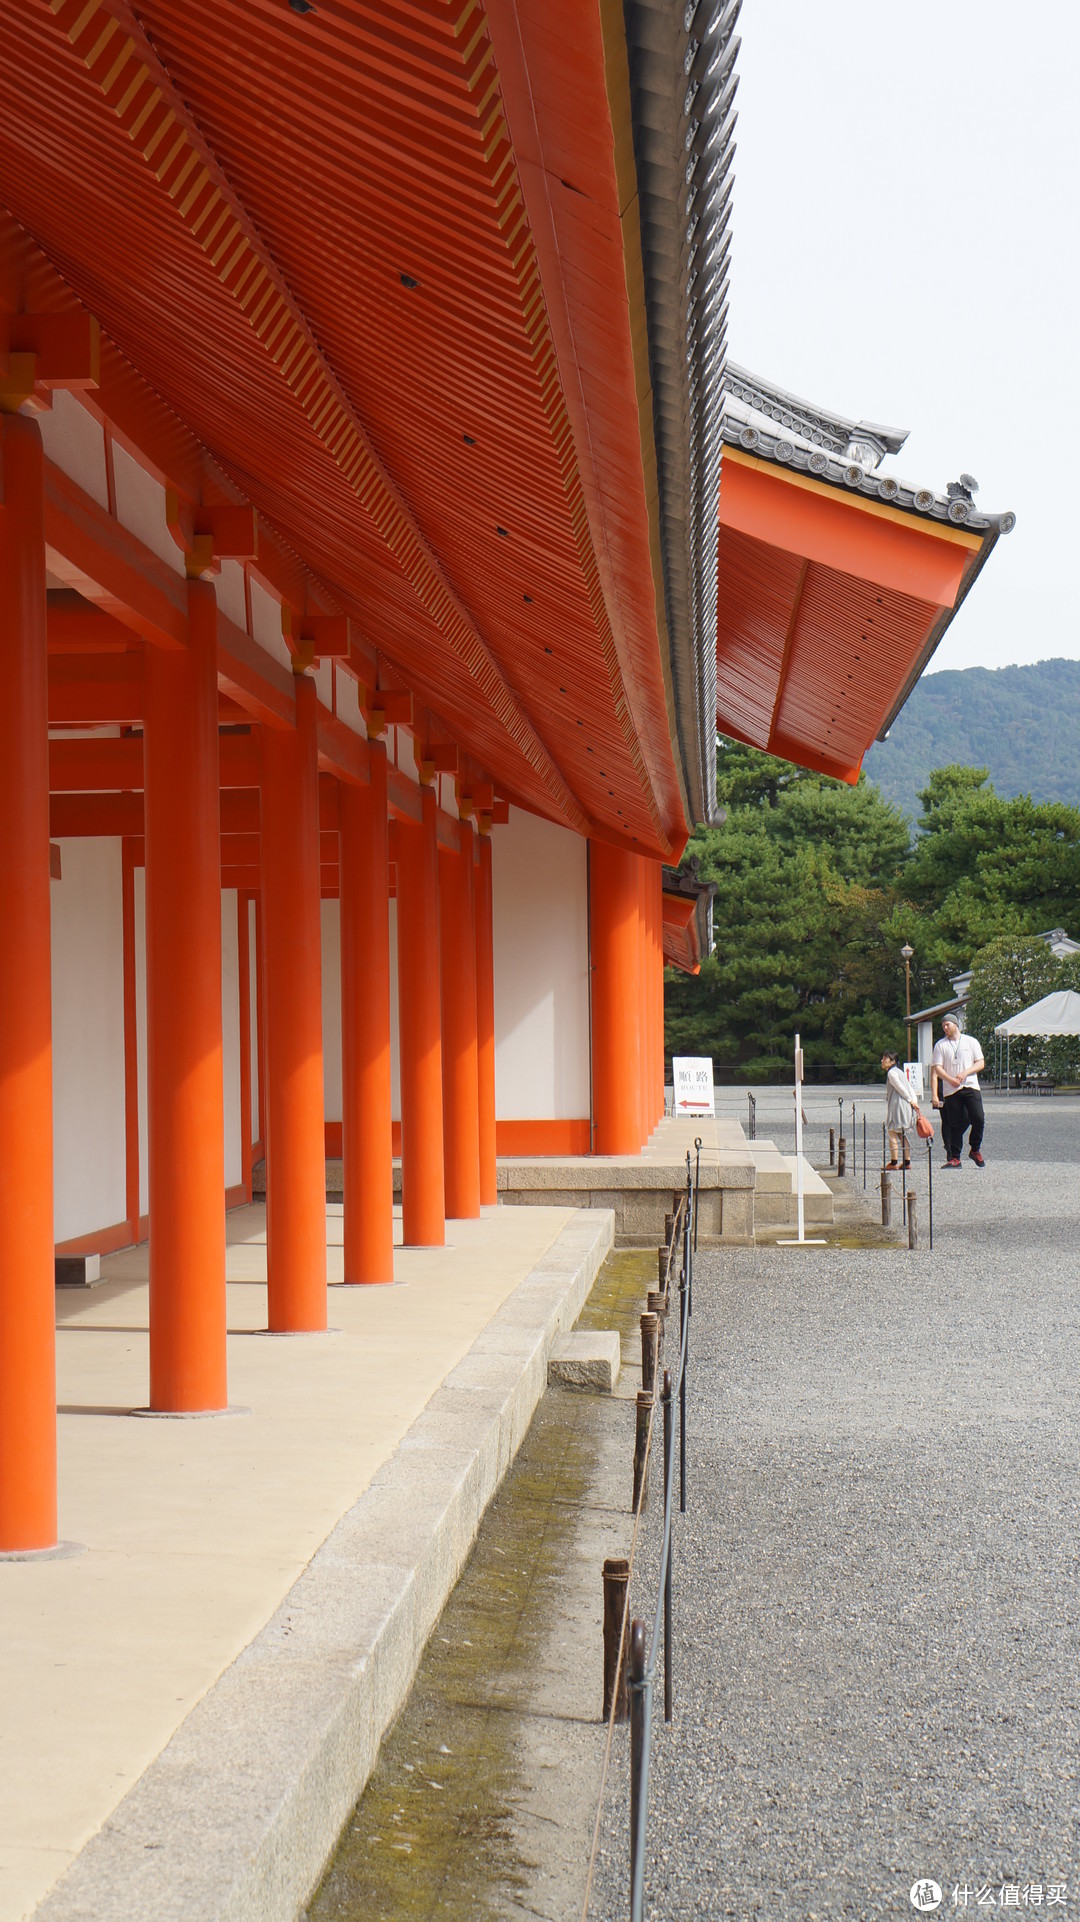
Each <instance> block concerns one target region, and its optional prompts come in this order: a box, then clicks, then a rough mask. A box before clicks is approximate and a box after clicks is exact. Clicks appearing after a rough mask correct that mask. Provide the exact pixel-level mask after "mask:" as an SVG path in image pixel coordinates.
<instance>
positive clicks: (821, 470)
mask: <svg viewBox="0 0 1080 1922" xmlns="http://www.w3.org/2000/svg"><path fill="white" fill-rule="evenodd" d="M806 465H807V466H808V467H809V469H810V472H811V473H812V474H827V473H828V471H829V456H828V454H823V453H822V452H821V449H820V448H819V447H816V448H815V449H814V452H813V453H812V454H811V456H810V459H809V460H808V461H807V463H806Z"/></svg>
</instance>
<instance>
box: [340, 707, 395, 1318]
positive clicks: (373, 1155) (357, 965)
mask: <svg viewBox="0 0 1080 1922" xmlns="http://www.w3.org/2000/svg"><path fill="white" fill-rule="evenodd" d="M368 758H369V766H370V769H371V775H370V782H369V785H368V786H367V787H358V786H356V785H354V784H353V783H352V782H348V781H342V782H341V783H340V786H339V790H338V793H339V815H338V819H339V831H340V837H341V887H340V895H341V1099H342V1108H341V1116H342V1130H341V1135H342V1156H343V1163H344V1176H343V1180H344V1198H345V1223H344V1234H345V1280H346V1281H348V1282H386V1281H393V1279H394V1162H393V1155H394V1150H393V1137H392V1129H391V1121H390V884H389V865H388V864H389V855H388V823H387V811H386V746H385V743H384V742H382V741H378V740H372V741H370V742H369V743H368Z"/></svg>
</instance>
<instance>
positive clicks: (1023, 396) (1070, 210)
mask: <svg viewBox="0 0 1080 1922" xmlns="http://www.w3.org/2000/svg"><path fill="white" fill-rule="evenodd" d="M739 31H740V33H741V35H742V43H743V44H742V53H741V55H740V59H739V67H740V73H741V80H740V84H739V93H738V102H737V104H738V109H739V122H738V127H737V130H736V140H737V143H738V152H737V154H736V158H735V169H736V183H735V200H734V217H733V230H734V238H733V244H732V270H731V280H732V286H731V320H730V334H729V342H728V352H729V354H730V356H731V358H732V359H733V360H735V361H737V362H740V363H742V364H743V365H744V366H746V367H748V368H750V369H752V370H753V371H754V372H755V373H760V374H762V375H765V376H767V377H768V378H770V379H772V380H775V381H777V382H779V383H780V384H781V385H782V386H785V387H788V388H789V389H791V390H792V391H793V392H794V393H796V394H799V395H801V396H802V397H803V398H805V399H809V400H813V401H816V402H818V403H819V404H820V405H823V406H826V407H832V408H835V409H836V410H837V411H839V412H841V413H849V414H852V415H854V416H856V417H859V416H862V417H863V418H865V419H867V420H871V421H879V422H883V423H885V424H886V425H888V426H892V427H907V428H910V430H911V436H910V439H909V441H908V443H907V446H906V447H905V448H904V450H903V452H902V453H901V454H899V455H897V456H896V457H895V458H893V459H891V460H889V461H888V462H887V464H886V468H885V471H886V472H892V473H896V474H898V475H901V476H902V477H903V478H904V479H907V480H914V481H918V482H920V483H922V484H927V485H931V486H934V487H936V488H938V489H943V488H944V485H945V483H946V481H949V480H955V479H956V477H957V475H958V474H959V473H960V472H961V471H966V472H967V473H969V474H973V475H974V476H975V478H976V480H977V481H978V482H979V493H978V495H977V497H976V499H977V505H978V506H980V507H982V508H984V509H987V510H989V511H991V512H1000V511H1003V510H1004V509H1006V508H1012V509H1013V510H1014V511H1015V513H1016V515H1017V525H1016V527H1015V529H1014V531H1013V532H1012V533H1011V534H1010V535H1008V536H1003V537H1002V539H1001V540H1000V541H999V543H998V546H997V548H996V550H995V552H994V554H993V555H992V556H991V558H990V561H989V562H988V564H987V567H986V571H985V573H984V574H983V576H982V579H981V580H980V581H979V582H978V583H977V585H976V587H975V589H974V591H973V592H972V594H971V597H970V599H969V600H968V602H967V604H966V606H965V607H963V608H962V609H961V611H960V613H959V614H958V615H957V618H956V620H955V621H954V623H953V624H952V626H951V627H950V628H949V631H948V633H947V634H946V637H945V639H944V641H943V642H942V644H941V646H940V647H939V649H938V651H937V654H936V655H935V657H934V660H933V662H932V664H931V672H932V671H933V670H934V669H939V668H946V667H973V666H984V667H1004V666H1007V665H1008V664H1010V663H1012V662H1017V661H1037V660H1044V659H1046V658H1048V657H1050V656H1054V655H1066V656H1069V657H1070V658H1072V659H1076V658H1080V620H1078V617H1077V613H1076V608H1075V601H1074V596H1073V592H1072V576H1073V568H1072V546H1073V540H1074V531H1073V529H1074V523H1075V518H1076V513H1077V501H1076V495H1077V484H1076V480H1075V479H1074V474H1075V471H1076V456H1077V451H1078V445H1080V435H1078V427H1080V260H1078V239H1080V235H1078V228H1080V194H1078V185H1080V161H1078V154H1080V134H1078V131H1077V128H1078V112H1077V105H1076V99H1075V87H1076V82H1077V75H1078V73H1080V7H1077V6H1075V5H1074V4H1073V3H1072V0H1029V4H1028V5H1027V6H1026V7H1022V8H1018V7H1016V6H1015V5H1006V4H1004V0H979V4H978V5H974V6H962V5H955V4H951V5H950V4H946V0H902V4H899V5H896V4H894V5H886V4H885V0H744V5H743V10H742V15H741V17H740V21H739Z"/></svg>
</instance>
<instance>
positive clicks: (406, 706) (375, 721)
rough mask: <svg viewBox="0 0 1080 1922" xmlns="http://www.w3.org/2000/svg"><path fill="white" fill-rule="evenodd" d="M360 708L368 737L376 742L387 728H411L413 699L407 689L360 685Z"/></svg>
mask: <svg viewBox="0 0 1080 1922" xmlns="http://www.w3.org/2000/svg"><path fill="white" fill-rule="evenodd" d="M360 706H361V708H362V709H363V714H364V720H365V722H366V723H367V731H368V735H369V737H370V738H371V739H372V740H377V739H378V737H379V735H380V734H385V732H386V730H387V728H388V727H411V726H412V722H413V697H412V695H411V694H410V693H409V691H408V689H407V688H402V687H367V686H365V685H364V684H363V683H361V685H360Z"/></svg>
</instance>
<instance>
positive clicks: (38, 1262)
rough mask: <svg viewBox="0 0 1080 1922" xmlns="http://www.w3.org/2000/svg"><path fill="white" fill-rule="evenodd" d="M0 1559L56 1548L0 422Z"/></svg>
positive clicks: (7, 448) (34, 596)
mask: <svg viewBox="0 0 1080 1922" xmlns="http://www.w3.org/2000/svg"><path fill="white" fill-rule="evenodd" d="M0 455H2V458H3V481H4V486H3V497H2V500H0V929H3V931H4V933H3V938H2V939H0V1552H14V1553H18V1552H20V1551H29V1550H33V1549H48V1548H53V1547H55V1545H56V1364H55V1333H54V1328H55V1296H54V1270H53V1160H52V1157H53V1116H52V987H51V979H52V976H51V951H50V939H49V749H48V728H49V712H48V682H47V669H46V662H47V653H46V648H47V641H46V615H45V525H44V479H43V474H44V469H43V463H42V453H41V433H40V430H39V428H38V425H37V422H36V421H33V420H26V419H23V418H22V417H21V416H11V417H10V418H7V419H3V420H2V421H0Z"/></svg>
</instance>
